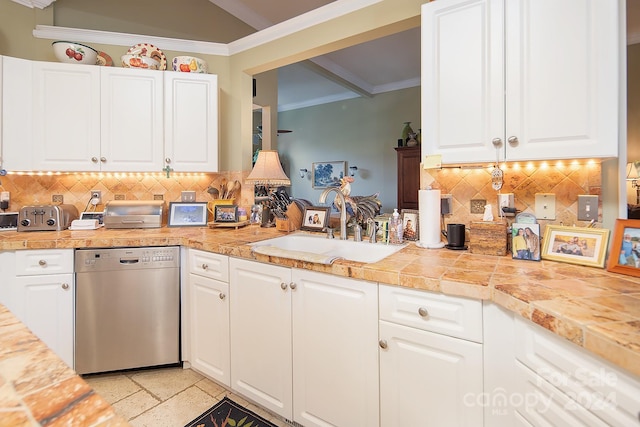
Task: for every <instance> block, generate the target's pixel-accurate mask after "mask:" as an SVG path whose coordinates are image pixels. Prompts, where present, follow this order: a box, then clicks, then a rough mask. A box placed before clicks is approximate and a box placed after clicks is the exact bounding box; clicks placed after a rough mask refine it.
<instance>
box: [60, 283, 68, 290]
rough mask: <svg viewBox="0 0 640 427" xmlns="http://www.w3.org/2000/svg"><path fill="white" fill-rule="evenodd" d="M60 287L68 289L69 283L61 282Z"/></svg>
mask: <svg viewBox="0 0 640 427" xmlns="http://www.w3.org/2000/svg"><path fill="white" fill-rule="evenodd" d="M62 289H64V290H65V291H66V290H68V289H69V284H68V283H63V284H62Z"/></svg>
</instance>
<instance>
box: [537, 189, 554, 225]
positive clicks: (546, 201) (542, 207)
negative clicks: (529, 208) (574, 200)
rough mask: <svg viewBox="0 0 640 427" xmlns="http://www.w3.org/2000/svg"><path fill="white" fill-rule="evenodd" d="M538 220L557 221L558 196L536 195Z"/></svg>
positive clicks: (551, 194) (548, 194)
mask: <svg viewBox="0 0 640 427" xmlns="http://www.w3.org/2000/svg"><path fill="white" fill-rule="evenodd" d="M536 218H538V219H556V195H555V194H553V193H536Z"/></svg>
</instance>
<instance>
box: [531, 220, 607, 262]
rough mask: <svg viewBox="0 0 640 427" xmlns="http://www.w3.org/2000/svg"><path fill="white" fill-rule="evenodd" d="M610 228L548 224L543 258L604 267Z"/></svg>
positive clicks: (543, 245) (543, 246)
mask: <svg viewBox="0 0 640 427" xmlns="http://www.w3.org/2000/svg"><path fill="white" fill-rule="evenodd" d="M608 240H609V230H608V229H603V228H587V227H567V226H559V225H547V226H546V228H545V232H544V240H543V244H542V251H541V253H542V259H548V260H552V261H561V262H568V263H571V264H580V265H584V266H589V267H600V268H604V260H605V255H606V253H607V243H608Z"/></svg>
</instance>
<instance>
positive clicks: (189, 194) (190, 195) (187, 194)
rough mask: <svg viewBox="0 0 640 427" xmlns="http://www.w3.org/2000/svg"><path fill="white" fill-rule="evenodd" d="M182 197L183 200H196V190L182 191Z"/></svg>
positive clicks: (188, 201)
mask: <svg viewBox="0 0 640 427" xmlns="http://www.w3.org/2000/svg"><path fill="white" fill-rule="evenodd" d="M180 198H181V200H182V201H183V202H187V203H190V202H195V201H196V192H195V191H183V192H182V193H180Z"/></svg>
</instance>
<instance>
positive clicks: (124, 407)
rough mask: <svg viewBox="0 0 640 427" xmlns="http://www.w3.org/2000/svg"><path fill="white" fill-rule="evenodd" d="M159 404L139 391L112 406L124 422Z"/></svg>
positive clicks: (156, 400) (142, 391)
mask: <svg viewBox="0 0 640 427" xmlns="http://www.w3.org/2000/svg"><path fill="white" fill-rule="evenodd" d="M159 403H160V400H158V399H156V398H155V397H153V396H152V395H150V394H149V393H147V392H146V391H145V390H140V391H139V392H137V393H134V394H132V395H131V396H128V397H125V398H124V399H122V400H121V401H119V402H116V403H114V404H113V405H112V406H113V409H115V411H116V412H117V413H118V415H120V416H121V417H122V418H124V419H125V420H131V419H133V418H135V417H137V416H138V415H140V414H142V413H143V412H145V411H147V410H149V409H151V408H153V407H154V406H156V405H157V404H159ZM194 418H195V417H194Z"/></svg>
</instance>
